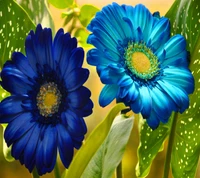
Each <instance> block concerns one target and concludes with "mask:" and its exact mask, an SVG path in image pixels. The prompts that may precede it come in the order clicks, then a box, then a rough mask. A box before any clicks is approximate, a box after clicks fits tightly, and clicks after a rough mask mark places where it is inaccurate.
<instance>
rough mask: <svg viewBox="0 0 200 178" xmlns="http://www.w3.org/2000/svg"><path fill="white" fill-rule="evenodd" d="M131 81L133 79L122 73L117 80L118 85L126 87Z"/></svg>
mask: <svg viewBox="0 0 200 178" xmlns="http://www.w3.org/2000/svg"><path fill="white" fill-rule="evenodd" d="M132 83H133V79H132V78H131V77H130V76H129V75H124V76H123V77H121V79H120V80H119V81H118V83H117V84H118V85H119V86H120V87H126V86H129V85H131V84H132Z"/></svg>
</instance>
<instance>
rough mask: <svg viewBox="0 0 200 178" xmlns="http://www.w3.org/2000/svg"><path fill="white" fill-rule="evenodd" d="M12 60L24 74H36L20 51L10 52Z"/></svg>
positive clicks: (34, 75) (30, 76) (32, 76)
mask: <svg viewBox="0 0 200 178" xmlns="http://www.w3.org/2000/svg"><path fill="white" fill-rule="evenodd" d="M12 61H13V62H14V64H15V66H16V68H17V69H18V70H20V71H21V72H22V73H23V74H24V75H25V76H27V77H29V78H34V77H36V76H37V74H36V71H34V70H33V69H32V67H31V66H30V64H29V62H28V59H27V58H26V57H25V56H24V55H23V54H22V53H20V52H14V53H13V54H12Z"/></svg>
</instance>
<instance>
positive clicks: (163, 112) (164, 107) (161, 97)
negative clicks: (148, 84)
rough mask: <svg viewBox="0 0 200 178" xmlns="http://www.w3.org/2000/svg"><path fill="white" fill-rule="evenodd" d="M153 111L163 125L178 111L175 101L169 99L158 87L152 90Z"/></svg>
mask: <svg viewBox="0 0 200 178" xmlns="http://www.w3.org/2000/svg"><path fill="white" fill-rule="evenodd" d="M151 96H152V102H153V104H152V105H153V110H154V112H155V113H156V114H157V118H159V120H160V121H162V122H163V123H166V122H167V121H168V119H169V117H170V115H171V113H172V111H175V110H176V105H175V103H174V101H173V100H172V99H171V98H170V97H168V95H167V94H166V93H164V92H163V91H161V90H160V89H158V88H157V87H154V88H152V90H151Z"/></svg>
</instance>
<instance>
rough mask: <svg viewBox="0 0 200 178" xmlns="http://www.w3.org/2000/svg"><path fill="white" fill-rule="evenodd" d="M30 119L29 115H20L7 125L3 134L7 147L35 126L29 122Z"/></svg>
mask: <svg viewBox="0 0 200 178" xmlns="http://www.w3.org/2000/svg"><path fill="white" fill-rule="evenodd" d="M32 117H33V116H32V114H31V113H22V114H21V115H19V116H18V117H16V118H15V119H14V120H13V121H12V122H10V123H9V124H8V126H7V127H6V130H5V133H4V137H5V140H6V143H7V145H8V146H10V145H11V144H12V143H13V142H14V141H15V140H17V139H19V138H20V137H21V136H22V135H24V134H26V132H27V131H28V130H30V129H31V128H32V127H33V126H34V125H35V123H34V122H32V121H31V119H32Z"/></svg>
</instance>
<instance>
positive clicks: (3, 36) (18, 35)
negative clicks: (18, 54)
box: [0, 0, 35, 68]
mask: <svg viewBox="0 0 200 178" xmlns="http://www.w3.org/2000/svg"><path fill="white" fill-rule="evenodd" d="M31 29H35V25H34V24H33V22H32V21H31V20H30V18H29V17H28V16H27V14H26V12H25V11H24V10H23V9H22V8H21V7H20V6H19V5H18V4H17V3H16V2H15V1H13V0H6V1H5V0H0V68H2V66H3V64H4V62H5V61H6V60H8V59H10V57H11V54H12V52H13V51H24V41H25V37H26V35H27V33H28V32H29V31H30V30H31Z"/></svg>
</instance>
